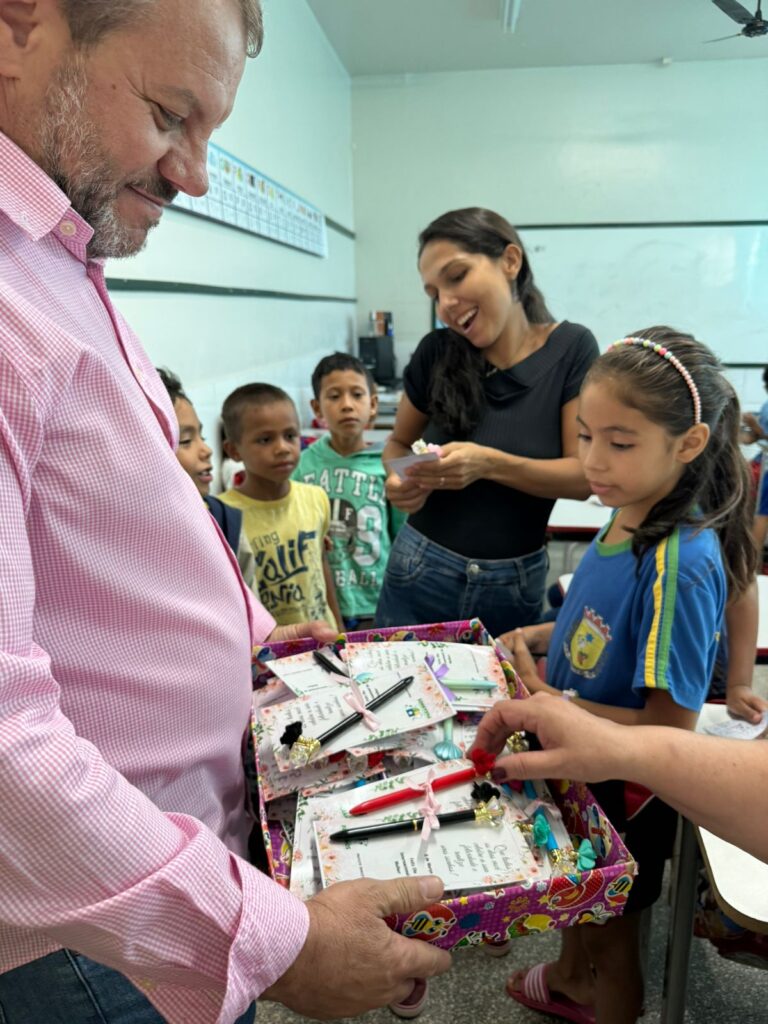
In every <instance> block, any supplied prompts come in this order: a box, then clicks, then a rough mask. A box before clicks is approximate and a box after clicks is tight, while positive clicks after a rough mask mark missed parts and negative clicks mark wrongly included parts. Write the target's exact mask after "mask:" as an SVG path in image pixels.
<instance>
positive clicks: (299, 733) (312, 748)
mask: <svg viewBox="0 0 768 1024" xmlns="http://www.w3.org/2000/svg"><path fill="white" fill-rule="evenodd" d="M412 682H413V676H406V677H405V679H400V680H399V681H398V682H396V683H395V684H394V686H390V687H389V689H388V690H385V691H384V692H383V693H380V694H379V695H378V697H374V698H373V700H372V701H370V703H368V704H366V705H365V710H366V711H375V710H376V708H378V707H381V705H382V704H386V702H387V701H388V700H390V699H391V698H392V697H396V696H397V694H398V693H402V691H403V690H405V689H407V688H408V687H409V686H410V685H411V683H412ZM362 720H363V714H362V712H361V711H353V712H352V714H351V715H347V717H346V718H342V720H341V721H340V722H337V723H336V725H332V726H331V728H330V729H326V731H325V732H324V733H323V734H322V735H321V736H318V737H316V738H314V737H312V736H304V735H303V729H304V726H303V725H302V723H301V722H292V723H291V724H290V725H288V726H286V728H285V731H284V732H283V735H282V736H281V737H280V742H281V743H283V744H284V745H285V746H287V747H290V748H291V761H292V762H293V763H294V764H295V765H305V764H306V763H307V761H309V759H310V758H311V757H314V755H315V754H316V753H317V751H318V750H319V749H320V748H321V747H322V746H323V745H324V744H326V743H329V742H330V741H331V740H333V739H336V737H337V736H338V735H339V733H342V732H345V731H346V730H347V729H349V728H351V726H353V725H356V724H357V723H358V722H362Z"/></svg>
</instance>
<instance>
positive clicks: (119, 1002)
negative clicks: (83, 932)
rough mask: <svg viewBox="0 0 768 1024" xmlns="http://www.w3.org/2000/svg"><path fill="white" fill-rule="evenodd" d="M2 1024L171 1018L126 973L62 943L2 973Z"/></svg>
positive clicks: (246, 1020)
mask: <svg viewBox="0 0 768 1024" xmlns="http://www.w3.org/2000/svg"><path fill="white" fill-rule="evenodd" d="M255 1014H256V1007H255V1005H253V1006H251V1007H250V1008H249V1009H248V1010H246V1012H245V1013H244V1014H243V1016H242V1017H240V1018H238V1020H237V1021H235V1022H233V1024H252V1022H253V1021H254V1020H255ZM0 1024H165V1018H164V1017H161V1016H160V1014H159V1013H158V1012H157V1010H156V1009H155V1008H154V1007H153V1006H152V1004H151V1003H150V1002H149V1000H147V999H146V997H145V996H144V995H143V994H142V993H141V992H140V991H139V990H138V989H137V988H136V987H135V986H134V985H132V984H131V983H130V981H128V979H127V978H126V977H124V976H123V975H122V974H120V973H118V972H117V971H113V970H112V969H111V968H110V967H105V966H104V965H103V964H97V963H96V962H95V961H93V960H89V959H88V957H85V956H81V955H80V954H79V953H73V952H72V951H71V950H68V949H60V950H58V952H56V953H50V954H49V955H48V956H44V957H41V958H40V959H39V960H33V961H31V962H30V963H28V964H24V965H23V966H21V967H17V968H15V970H13V971H8V972H7V973H6V974H0ZM189 1024H196V1022H195V1021H190V1022H189Z"/></svg>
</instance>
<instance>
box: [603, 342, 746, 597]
mask: <svg viewBox="0 0 768 1024" xmlns="http://www.w3.org/2000/svg"><path fill="white" fill-rule="evenodd" d="M632 338H633V339H645V340H648V341H650V342H653V343H656V344H658V345H661V346H663V347H664V349H667V350H668V351H669V352H671V353H672V355H673V356H675V357H676V358H677V359H678V360H679V362H680V364H682V367H683V368H684V369H685V371H687V374H688V375H689V376H690V378H691V379H692V381H693V384H694V385H695V388H696V391H697V393H698V397H699V399H700V402H701V422H702V423H706V424H707V426H708V427H709V430H710V437H709V441H708V443H707V445H706V447H705V448H704V449H703V451H702V452H701V454H700V455H699V456H698V457H697V458H696V459H694V461H693V462H691V463H688V465H686V467H685V469H684V471H683V473H682V475H681V477H680V480H679V481H678V484H677V486H676V487H675V489H674V490H673V491H671V492H670V493H669V494H668V495H666V497H664V498H662V500H661V501H659V502H657V503H656V505H654V507H653V508H652V509H651V510H650V512H649V513H648V515H647V516H646V518H645V520H644V521H643V523H642V524H641V525H640V526H639V527H638V528H637V529H636V530H635V531H634V532H633V535H632V550H633V552H634V553H635V555H636V556H637V558H638V560H639V559H640V558H642V556H643V555H644V554H645V553H646V552H647V551H648V550H650V549H651V548H653V547H655V546H656V545H657V544H658V543H659V541H661V540H663V539H664V538H665V537H668V536H669V535H670V534H671V533H672V532H673V530H674V529H675V528H676V527H677V526H680V525H683V524H687V525H691V526H694V527H696V528H698V529H702V530H703V529H706V528H707V527H710V528H711V529H713V530H715V531H716V532H717V535H718V537H719V539H720V545H721V548H722V552H723V562H724V566H725V572H726V575H727V578H728V591H729V595H730V599H731V600H733V599H734V598H736V597H739V596H740V595H741V594H743V593H744V591H745V590H746V589H747V587H748V586H749V584H750V583H751V582H752V579H753V578H754V575H755V570H756V568H757V550H756V548H755V544H754V541H753V539H752V534H751V531H750V527H751V514H750V485H749V473H748V470H747V464H746V462H745V460H744V457H743V455H742V454H741V449H740V448H739V426H740V423H741V410H740V408H739V400H738V398H737V396H736V392H735V391H734V389H733V387H732V385H731V384H730V383H729V381H728V380H727V379H726V377H725V376H724V374H723V372H722V366H721V365H720V363H719V361H718V360H717V358H716V357H715V356H714V355H713V353H712V352H710V350H709V349H708V348H707V347H706V346H705V345H702V344H701V342H699V341H696V339H695V338H693V337H692V336H691V335H690V334H681V333H680V332H678V331H674V330H672V328H670V327H650V328H648V329H646V330H643V331H638V332H636V333H634V334H633V335H632ZM604 378H609V379H610V380H611V382H612V383H613V384H614V385H615V387H616V388H617V389H618V391H619V393H620V399H621V401H622V402H623V403H624V404H625V405H628V406H630V407H631V408H634V409H638V410H639V411H640V412H641V413H642V414H643V415H644V416H647V417H648V419H649V420H651V421H652V422H654V423H658V424H659V425H660V426H662V427H664V428H665V430H667V431H668V432H669V433H670V434H671V435H672V436H673V437H679V436H680V435H681V434H684V433H685V432H686V431H687V430H688V429H689V428H690V427H691V426H692V425H693V424H694V422H695V417H694V410H695V407H694V401H693V397H692V391H691V388H690V385H689V383H688V381H687V380H686V379H685V377H684V376H683V375H682V374H681V373H680V372H679V371H678V370H677V369H676V368H675V367H674V365H671V364H670V362H669V361H668V360H667V359H665V358H664V357H663V355H660V354H658V353H657V352H655V351H653V350H652V349H651V350H649V349H648V348H644V347H642V346H641V345H620V346H617V347H616V348H611V349H609V350H608V351H607V352H605V353H604V354H603V355H602V356H601V357H600V358H599V359H598V360H597V361H596V362H595V363H593V364H592V367H591V368H590V370H589V373H588V374H587V377H586V380H585V382H584V384H585V386H586V385H587V384H588V383H590V382H593V381H596V380H599V379H604Z"/></svg>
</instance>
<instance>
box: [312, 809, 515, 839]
mask: <svg viewBox="0 0 768 1024" xmlns="http://www.w3.org/2000/svg"><path fill="white" fill-rule="evenodd" d="M503 816H504V808H503V807H501V806H499V805H498V804H483V803H481V804H478V806H477V807H468V808H467V809H466V810H465V811H449V812H448V814H438V815H436V817H437V820H438V821H439V822H440V825H441V826H442V825H458V824H461V823H462V822H465V821H476V822H478V824H480V825H496V824H498V820H499V818H501V817H503ZM423 825H424V818H406V819H404V820H403V821H385V822H382V823H381V824H379V825H359V826H355V828H345V829H341V830H340V831H339V832H332V833H331V834H330V835H329V836H328V838H329V839H330V840H331V842H333V843H353V842H358V841H360V840H361V839H375V838H376V836H388V835H391V834H392V833H393V832H420V831H421V829H422V826H423Z"/></svg>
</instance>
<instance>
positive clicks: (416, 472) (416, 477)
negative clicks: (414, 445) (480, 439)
mask: <svg viewBox="0 0 768 1024" xmlns="http://www.w3.org/2000/svg"><path fill="white" fill-rule="evenodd" d="M440 447H441V448H442V452H443V454H442V456H441V457H440V458H439V459H438V460H437V462H424V463H422V464H421V465H416V466H409V467H408V469H407V470H406V474H407V476H408V479H409V480H413V481H414V482H415V483H417V484H418V485H419V487H424V488H427V489H428V490H440V491H461V490H463V489H464V488H465V487H467V486H468V484H473V483H474V482H475V480H481V479H483V478H484V477H486V476H488V473H489V471H490V464H491V458H492V456H493V448H484V447H483V446H482V445H479V444H472V443H471V442H470V441H451V443H450V444H444V445H441V446H440Z"/></svg>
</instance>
